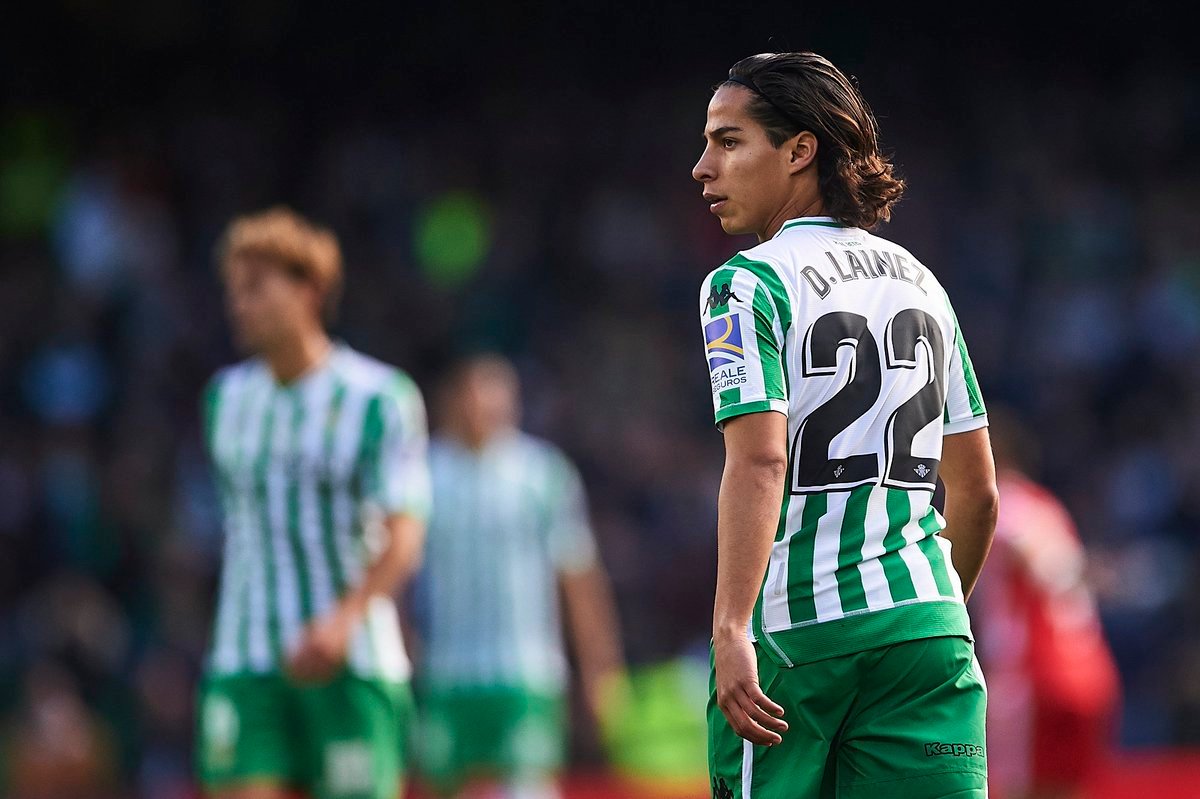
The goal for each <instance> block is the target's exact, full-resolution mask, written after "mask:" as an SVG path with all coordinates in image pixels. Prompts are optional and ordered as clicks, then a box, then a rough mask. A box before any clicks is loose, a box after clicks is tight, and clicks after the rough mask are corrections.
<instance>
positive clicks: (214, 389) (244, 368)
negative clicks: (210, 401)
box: [204, 358, 269, 397]
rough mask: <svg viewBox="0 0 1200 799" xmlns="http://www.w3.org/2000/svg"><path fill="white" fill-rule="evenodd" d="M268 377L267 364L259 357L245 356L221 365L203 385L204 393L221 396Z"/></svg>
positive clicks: (210, 395)
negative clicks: (239, 359) (245, 357)
mask: <svg viewBox="0 0 1200 799" xmlns="http://www.w3.org/2000/svg"><path fill="white" fill-rule="evenodd" d="M267 377H269V375H268V372H267V365H266V364H265V363H263V361H262V359H260V358H247V359H245V360H243V361H238V362H237V363H232V364H229V365H227V366H222V367H221V368H220V369H218V370H217V371H216V372H214V373H213V375H212V377H210V378H209V379H208V383H207V384H206V385H205V388H204V393H205V395H206V396H209V397H216V396H221V395H224V394H227V393H230V392H234V391H240V390H243V389H245V388H247V387H249V386H251V385H254V384H255V383H256V382H257V381H261V380H264V379H266V378H267Z"/></svg>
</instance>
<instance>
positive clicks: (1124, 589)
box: [0, 48, 1200, 797]
mask: <svg viewBox="0 0 1200 799" xmlns="http://www.w3.org/2000/svg"><path fill="white" fill-rule="evenodd" d="M760 49H761V48H760ZM832 55H833V56H834V57H835V60H837V57H836V56H837V54H836V53H833V54H832ZM894 55H896V54H895V53H890V54H889V56H894ZM885 67H886V68H885ZM710 68H712V69H715V70H716V71H713V72H711V73H705V74H695V75H694V76H693V78H692V79H691V80H690V82H684V81H681V80H679V79H678V78H674V79H672V80H669V81H666V80H654V79H652V78H649V77H648V78H647V79H646V80H645V81H643V82H630V83H626V84H623V85H621V86H619V87H612V86H609V87H606V88H588V87H587V86H583V87H579V88H577V89H575V90H572V91H563V92H558V91H557V90H556V91H555V92H554V94H553V96H552V97H551V98H550V101H547V98H546V97H544V96H539V95H538V93H537V92H536V91H517V90H513V89H507V90H496V91H493V92H484V91H480V90H475V91H473V92H472V93H469V94H468V95H466V96H464V97H463V98H462V100H461V102H460V101H456V100H447V99H446V98H445V97H442V98H441V99H440V100H439V101H438V102H433V103H431V104H429V106H428V107H422V106H421V105H420V104H418V105H416V106H413V107H410V108H407V109H405V112H404V113H397V112H396V108H397V101H395V100H393V103H392V105H391V106H389V109H387V110H386V111H381V110H380V109H378V108H375V107H374V106H373V104H372V98H371V97H370V96H369V95H366V94H362V93H360V94H358V95H357V96H355V95H349V96H348V97H347V98H345V99H343V100H342V101H341V102H340V103H339V104H337V105H336V106H333V107H332V108H317V107H313V104H312V103H304V102H298V101H296V99H295V97H296V95H295V93H294V92H293V93H292V94H288V93H287V92H286V91H277V90H276V89H275V88H273V87H271V86H269V85H266V84H264V83H262V82H259V81H255V80H253V79H248V80H246V81H245V82H244V83H238V82H233V81H231V82H228V83H227V85H222V86H221V88H220V91H219V92H218V91H214V90H213V89H212V87H209V86H207V85H206V84H205V83H204V82H203V81H202V80H200V79H199V77H198V76H197V75H196V74H190V75H189V74H185V75H184V76H183V77H182V78H180V80H179V81H178V83H177V84H175V86H174V88H173V91H172V92H171V94H170V96H169V97H166V98H164V99H163V100H162V101H161V102H159V103H157V104H155V105H153V106H152V110H151V111H148V110H146V107H145V106H133V105H131V106H129V107H121V106H116V107H108V108H104V109H102V110H97V111H93V112H91V113H89V114H87V115H83V114H79V113H74V112H72V111H71V110H70V109H69V108H67V107H64V106H58V105H53V104H51V105H46V104H37V103H28V104H24V105H13V106H6V107H3V108H0V442H3V443H2V445H0V785H4V786H7V788H6V789H4V790H3V791H0V792H3V793H4V794H5V795H14V796H22V797H55V796H83V795H87V796H94V795H103V793H102V792H101V793H100V794H97V791H102V790H103V789H100V788H95V787H93V788H90V789H89V792H87V793H84V792H82V789H80V788H79V787H78V786H83V785H87V786H108V787H109V790H110V792H111V795H114V796H117V795H125V792H127V791H130V790H136V791H138V792H140V793H141V795H145V796H155V797H158V796H162V797H172V796H184V795H188V792H189V791H190V790H191V787H190V785H191V782H190V763H189V759H190V746H191V740H192V712H193V708H192V686H193V684H194V681H195V679H196V676H197V674H198V670H199V668H200V661H201V657H202V654H203V652H204V649H205V646H206V639H207V634H208V630H209V624H210V618H211V611H212V597H213V590H214V587H215V585H214V583H215V575H216V570H217V566H218V558H219V554H220V543H221V533H220V527H219V520H218V517H217V508H216V502H215V497H214V493H213V488H212V486H211V484H210V480H209V474H208V469H207V465H206V463H205V460H204V457H203V454H202V452H201V450H200V442H199V434H198V430H197V416H198V413H197V402H198V394H199V391H200V389H201V387H202V385H203V384H204V382H205V381H206V379H207V378H208V376H209V375H210V374H211V373H212V372H213V371H214V370H215V369H216V368H217V367H219V366H220V365H222V364H224V363H227V362H230V361H231V360H233V359H234V358H236V357H238V356H237V355H236V353H234V352H233V351H232V349H231V344H230V342H229V339H228V336H227V333H226V329H225V327H224V321H223V312H222V298H221V288H220V285H219V282H218V279H217V276H216V274H215V271H214V268H213V263H212V246H213V244H214V241H215V239H216V237H217V235H218V234H219V233H220V231H221V229H222V227H223V225H224V224H225V223H226V222H227V221H228V220H229V219H230V218H231V217H232V216H234V215H236V214H238V213H241V212H245V211H249V210H255V209H258V208H261V207H265V206H267V205H271V204H274V203H277V202H281V201H286V202H287V203H289V204H291V205H293V206H294V207H296V208H297V209H299V210H301V211H303V212H305V213H307V214H309V215H311V216H312V217H314V218H315V219H317V220H319V221H321V222H322V223H324V224H326V225H329V226H331V227H332V228H334V229H335V230H336V231H337V233H338V234H339V235H340V236H341V238H342V242H343V247H344V251H345V255H346V260H347V265H348V274H347V290H346V294H345V297H344V300H343V303H342V306H341V313H340V316H339V319H338V322H337V324H336V325H335V328H334V329H335V331H336V332H337V334H338V336H340V337H342V338H344V339H345V340H346V341H347V342H349V343H350V344H351V345H353V346H355V347H357V348H359V349H362V350H364V351H366V352H368V353H371V354H373V355H375V356H377V357H379V358H381V359H383V360H386V361H389V362H391V363H394V364H397V365H400V366H401V367H403V368H405V369H406V370H408V371H409V372H410V373H411V374H412V375H413V376H414V377H415V378H416V379H417V380H418V382H419V383H420V384H421V385H422V386H423V387H425V388H427V389H428V388H432V386H433V385H434V384H435V381H436V380H437V379H438V378H439V376H440V375H441V373H442V369H443V368H444V366H445V365H446V363H447V360H448V359H450V358H452V357H454V356H455V355H458V354H462V353H465V352H469V351H473V350H478V349H492V350H497V351H500V352H503V353H506V354H507V355H509V356H510V357H511V358H513V360H514V361H515V363H516V364H517V366H518V368H519V370H520V374H521V377H522V380H523V389H524V399H525V406H526V413H525V425H526V427H527V428H528V429H530V430H531V431H533V432H535V433H537V434H540V435H544V436H546V437H548V438H550V439H551V440H553V441H555V442H557V443H558V444H560V445H561V446H562V447H563V448H564V449H565V450H566V451H567V452H568V453H569V454H570V455H571V456H572V457H573V458H574V459H576V461H577V462H578V463H579V465H580V468H581V470H582V472H583V475H584V477H585V481H586V483H587V487H588V491H589V495H590V503H591V510H592V514H593V517H594V520H595V525H596V530H597V536H598V538H599V542H600V546H601V550H602V554H603V557H604V560H605V563H606V565H607V567H608V569H609V570H610V572H611V575H612V579H613V582H614V587H615V591H616V595H617V599H618V602H619V606H620V610H621V615H622V619H621V621H622V625H623V632H624V638H625V642H626V649H627V652H628V655H629V657H630V659H631V661H632V662H634V663H650V662H655V661H658V660H661V659H664V658H668V657H673V656H677V655H679V654H681V653H687V652H689V651H695V650H700V651H702V650H703V649H704V647H705V646H706V643H707V638H708V634H709V619H710V612H711V592H712V580H711V579H710V576H711V575H712V574H713V573H714V565H715V551H714V530H715V512H716V503H715V497H716V489H717V485H718V481H719V478H720V469H721V463H722V456H721V453H722V448H721V441H720V436H719V434H718V433H716V432H715V431H714V429H713V427H712V424H711V407H710V403H709V395H708V390H707V388H706V376H705V361H704V358H703V356H702V349H701V342H700V333H699V329H698V323H697V315H696V296H697V287H698V283H699V280H700V279H701V277H702V276H703V275H704V274H705V273H706V272H707V271H708V270H709V269H711V268H712V267H714V266H716V265H718V264H719V263H721V262H722V261H723V260H724V259H726V258H727V257H728V256H730V255H731V254H732V253H733V252H735V251H736V250H737V249H739V248H743V247H747V246H750V245H751V244H752V243H753V242H750V241H746V240H734V239H729V238H727V237H725V236H724V235H723V234H722V233H721V231H720V229H719V226H718V225H717V223H716V221H715V220H714V219H713V218H711V217H710V216H709V215H708V213H707V210H706V207H705V205H704V204H703V202H702V201H701V200H700V198H699V189H698V187H697V185H696V184H694V183H693V182H692V180H691V178H690V175H689V171H690V167H691V164H692V163H693V160H694V159H695V157H697V156H698V154H699V150H700V131H701V126H702V122H703V112H704V105H705V103H706V101H707V96H708V88H709V86H710V84H711V83H713V82H714V81H716V80H717V79H719V78H720V68H721V65H720V64H718V65H716V66H715V67H714V66H713V65H710ZM851 69H852V70H853V71H856V72H857V73H858V74H859V76H860V78H861V79H862V82H863V85H864V90H865V92H866V94H867V96H868V98H869V99H870V100H871V102H872V104H873V105H874V107H875V109H876V111H877V112H879V114H880V116H881V127H882V130H883V137H884V141H885V144H886V145H887V146H888V147H889V148H890V149H893V150H894V151H895V152H896V154H897V157H896V160H897V162H898V164H899V169H900V171H901V173H902V174H903V175H904V176H905V177H906V178H907V179H908V180H909V183H910V190H909V193H908V195H907V198H906V199H905V201H904V202H903V203H902V204H901V205H900V206H899V207H898V209H897V211H896V216H895V220H894V221H893V222H892V223H891V224H890V225H888V226H886V227H885V228H884V229H883V230H882V231H881V232H882V234H883V235H885V236H888V237H891V238H895V239H896V240H898V241H900V242H902V243H903V244H905V245H906V246H907V247H909V248H910V249H911V250H912V251H913V252H914V253H916V254H917V256H918V257H919V258H920V259H921V260H922V261H923V262H924V263H925V264H926V265H927V266H928V267H930V268H931V269H932V270H933V271H934V272H935V273H937V274H938V275H939V277H940V279H941V280H942V282H943V283H944V284H945V285H946V286H947V288H948V290H949V292H950V294H951V296H952V297H953V298H954V301H955V304H956V310H957V313H958V317H959V319H960V321H961V325H962V328H963V331H964V334H965V336H966V339H967V342H968V345H969V347H970V349H971V353H972V356H973V358H974V362H975V366H976V370H977V372H978V374H979V376H980V381H981V383H982V387H983V390H984V393H985V397H986V398H987V399H988V400H989V401H991V402H996V403H1001V402H1002V403H1004V404H1006V405H1008V406H1010V407H1011V408H1014V409H1015V410H1016V411H1017V412H1018V413H1019V414H1021V415H1022V416H1023V417H1024V418H1025V420H1026V421H1027V422H1028V423H1029V425H1031V427H1032V428H1033V430H1034V431H1035V432H1036V433H1037V436H1038V441H1039V445H1040V446H1039V449H1040V451H1041V455H1042V457H1041V460H1040V468H1039V470H1038V473H1037V475H1036V477H1038V479H1040V480H1041V481H1042V482H1044V483H1045V484H1046V485H1048V486H1049V487H1050V488H1051V489H1052V490H1054V491H1055V492H1057V493H1058V494H1059V495H1060V496H1061V497H1062V498H1063V499H1064V501H1065V502H1066V504H1067V505H1068V507H1069V509H1070V511H1071V512H1072V513H1073V514H1074V516H1075V517H1076V520H1077V521H1078V524H1079V529H1080V534H1081V536H1082V538H1083V541H1084V544H1085V546H1086V547H1087V548H1088V550H1089V552H1090V557H1091V567H1090V568H1091V570H1092V571H1091V576H1092V580H1093V583H1094V585H1095V586H1096V590H1097V593H1098V597H1099V601H1100V607H1101V612H1102V617H1103V621H1104V624H1105V629H1106V632H1107V634H1108V636H1109V638H1110V640H1111V642H1112V645H1113V648H1114V651H1115V654H1116V658H1117V661H1118V665H1119V668H1120V672H1121V676H1122V681H1123V683H1124V690H1125V704H1124V708H1123V712H1122V726H1121V740H1122V742H1123V743H1124V744H1126V745H1151V744H1152V745H1175V744H1185V743H1193V744H1196V743H1200V721H1198V720H1200V623H1198V622H1200V588H1198V586H1200V536H1198V533H1200V457H1197V456H1196V452H1195V450H1196V446H1197V443H1200V225H1197V224H1196V219H1197V218H1198V213H1197V212H1198V211H1200V202H1198V201H1197V199H1196V192H1195V186H1196V180H1197V177H1200V169H1198V167H1200V163H1198V161H1200V154H1198V153H1197V152H1196V149H1195V147H1194V146H1193V145H1192V143H1193V142H1195V141H1196V140H1197V137H1198V136H1200V81H1197V80H1196V79H1195V78H1196V74H1195V72H1194V71H1189V70H1188V69H1187V68H1181V66H1180V65H1179V64H1176V63H1174V62H1172V61H1171V60H1170V59H1169V58H1166V57H1164V58H1160V59H1159V58H1153V57H1151V58H1146V59H1141V60H1139V61H1138V62H1137V63H1136V64H1126V65H1123V68H1122V69H1121V70H1118V71H1114V72H1113V73H1112V74H1111V75H1108V74H1096V73H1094V72H1092V71H1089V70H1088V69H1085V68H1083V67H1080V68H1078V69H1072V68H1069V67H1063V68H1062V69H1060V70H1059V71H1058V72H1057V73H1056V77H1055V79H1054V80H1050V81H1047V80H1042V79H1041V78H1040V76H1039V75H1038V74H1037V73H1036V71H1034V70H1026V71H1020V70H1018V71H1015V72H1014V71H1011V70H1010V69H1008V68H1007V67H1006V66H1004V62H1003V61H999V60H988V59H981V60H980V63H979V65H977V66H974V67H972V68H971V69H970V70H969V71H967V72H966V74H964V75H959V76H956V77H955V78H954V79H953V80H948V79H946V78H945V76H942V77H941V80H943V82H944V83H943V85H940V86H939V91H938V92H933V91H928V90H926V89H924V88H916V87H923V86H928V85H929V84H930V82H931V81H933V80H934V79H935V77H934V73H935V70H933V69H932V68H931V66H930V65H929V64H928V63H926V62H924V61H922V60H921V59H920V58H917V57H915V56H914V57H912V58H910V59H908V60H899V61H895V62H885V61H883V60H874V61H873V60H872V59H871V58H870V57H867V56H863V57H862V58H861V59H859V60H858V62H857V64H851ZM555 85H556V86H557V85H559V83H558V81H555ZM967 86H969V87H970V91H956V90H955V89H956V87H958V88H965V87H967ZM292 88H295V87H292ZM418 96H419V95H414V98H415V97H418ZM400 105H401V106H402V105H403V104H402V103H401V104H400ZM334 111H336V113H334ZM436 421H437V420H436V418H435V419H434V422H435V423H436Z"/></svg>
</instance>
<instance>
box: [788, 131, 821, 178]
mask: <svg viewBox="0 0 1200 799" xmlns="http://www.w3.org/2000/svg"><path fill="white" fill-rule="evenodd" d="M784 146H786V147H787V148H788V150H789V157H788V171H789V172H791V174H793V175H795V174H797V173H800V172H803V171H804V170H806V169H808V167H809V165H810V164H812V163H814V162H815V161H816V160H817V137H816V135H815V134H813V133H812V132H811V131H807V130H802V131H800V132H799V133H797V134H796V135H795V136H793V137H792V138H791V139H790V140H789V141H788V142H787V143H786V144H785V145H784Z"/></svg>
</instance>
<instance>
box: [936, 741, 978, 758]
mask: <svg viewBox="0 0 1200 799" xmlns="http://www.w3.org/2000/svg"><path fill="white" fill-rule="evenodd" d="M942 755H950V756H952V757H984V752H983V747H982V746H979V745H978V744H943V743H931V744H925V757H939V756H942Z"/></svg>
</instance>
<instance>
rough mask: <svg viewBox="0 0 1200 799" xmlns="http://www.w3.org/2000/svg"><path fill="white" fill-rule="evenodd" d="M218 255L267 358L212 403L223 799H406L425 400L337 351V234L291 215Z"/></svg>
mask: <svg viewBox="0 0 1200 799" xmlns="http://www.w3.org/2000/svg"><path fill="white" fill-rule="evenodd" d="M218 256H219V263H220V270H221V276H222V278H223V279H224V282H225V287H226V292H227V299H228V308H229V316H230V321H231V323H232V327H233V332H234V335H235V338H236V339H237V343H238V345H239V346H240V347H241V348H242V349H243V350H245V351H246V352H248V353H250V354H251V357H250V358H249V359H248V360H245V361H243V362H241V363H239V364H237V365H235V366H232V367H229V368H227V369H224V370H222V371H221V372H219V373H218V374H217V375H216V376H215V377H214V378H213V379H212V381H211V383H210V385H209V387H208V389H207V391H206V393H205V399H204V416H205V430H206V436H207V445H208V449H209V452H210V454H211V458H212V462H213V465H214V470H215V473H216V478H217V482H218V486H219V490H220V496H221V504H222V508H223V511H224V521H225V533H226V545H225V561H224V567H223V570H222V574H221V587H220V597H219V601H218V606H217V616H216V624H215V629H214V633H213V639H214V640H213V646H212V653H211V657H210V659H209V661H208V665H207V672H206V676H205V679H204V681H203V685H202V688H201V696H200V736H199V747H198V753H197V758H198V766H199V768H198V771H199V773H200V776H201V779H202V781H203V782H204V784H205V786H206V788H207V790H208V791H209V792H210V793H211V794H212V795H214V796H217V797H225V798H232V797H237V798H238V799H272V798H273V797H282V796H295V795H296V794H295V792H296V791H300V792H302V793H303V795H307V796H312V797H316V798H318V799H326V798H327V797H328V798H329V799H334V798H335V797H339V798H340V797H346V798H347V799H350V798H352V797H353V798H355V799H358V798H361V799H394V797H396V796H398V794H399V792H400V788H401V777H402V767H403V764H402V762H401V752H402V749H403V745H402V744H403V742H402V740H401V735H402V733H403V730H404V727H405V722H406V719H407V716H408V713H409V711H410V708H411V700H410V694H409V688H408V680H409V673H410V667H409V663H408V659H407V656H406V654H405V650H404V645H403V643H402V641H401V637H400V627H399V624H398V621H397V613H396V608H395V604H394V602H393V600H392V598H391V595H392V593H393V592H394V591H395V590H396V589H397V587H398V585H399V584H400V583H402V582H403V581H404V580H405V579H406V578H407V577H408V576H409V575H410V574H411V572H412V571H413V570H414V569H415V567H416V564H417V561H418V558H419V554H420V549H421V543H422V539H423V537H424V523H425V518H426V516H427V514H428V511H429V499H430V487H429V473H428V466H427V461H426V423H425V413H424V406H423V403H422V400H421V395H420V393H419V392H418V390H417V388H416V386H415V385H414V384H413V382H412V381H411V380H410V379H409V378H408V377H407V376H406V375H405V374H404V373H403V372H401V371H399V370H398V369H395V368H393V367H391V366H388V365H386V364H383V363H380V362H379V361H375V360H373V359H371V358H368V357H367V356H365V355H361V354H359V353H357V352H355V351H354V350H352V349H350V348H349V347H347V346H345V345H344V344H340V343H335V342H333V341H331V340H330V338H329V336H328V335H327V334H326V332H325V328H324V324H323V319H325V318H326V317H327V314H328V313H329V312H330V311H331V310H332V309H333V307H334V304H335V302H336V299H337V295H338V287H339V283H340V279H341V256H340V253H339V250H338V244H337V241H336V239H335V238H334V237H333V235H332V234H331V233H329V232H327V231H324V230H321V229H319V228H315V227H313V226H312V225H311V224H309V223H308V222H307V221H306V220H304V219H303V218H301V217H299V216H298V215H296V214H294V213H292V212H291V211H288V210H285V209H273V210H270V211H266V212H264V213H261V214H257V215H254V216H248V217H242V218H240V219H237V220H235V221H234V222H233V223H232V224H231V225H230V227H229V228H228V230H227V231H226V233H225V236H224V238H223V239H222V241H221V244H220V247H219V251H218Z"/></svg>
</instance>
